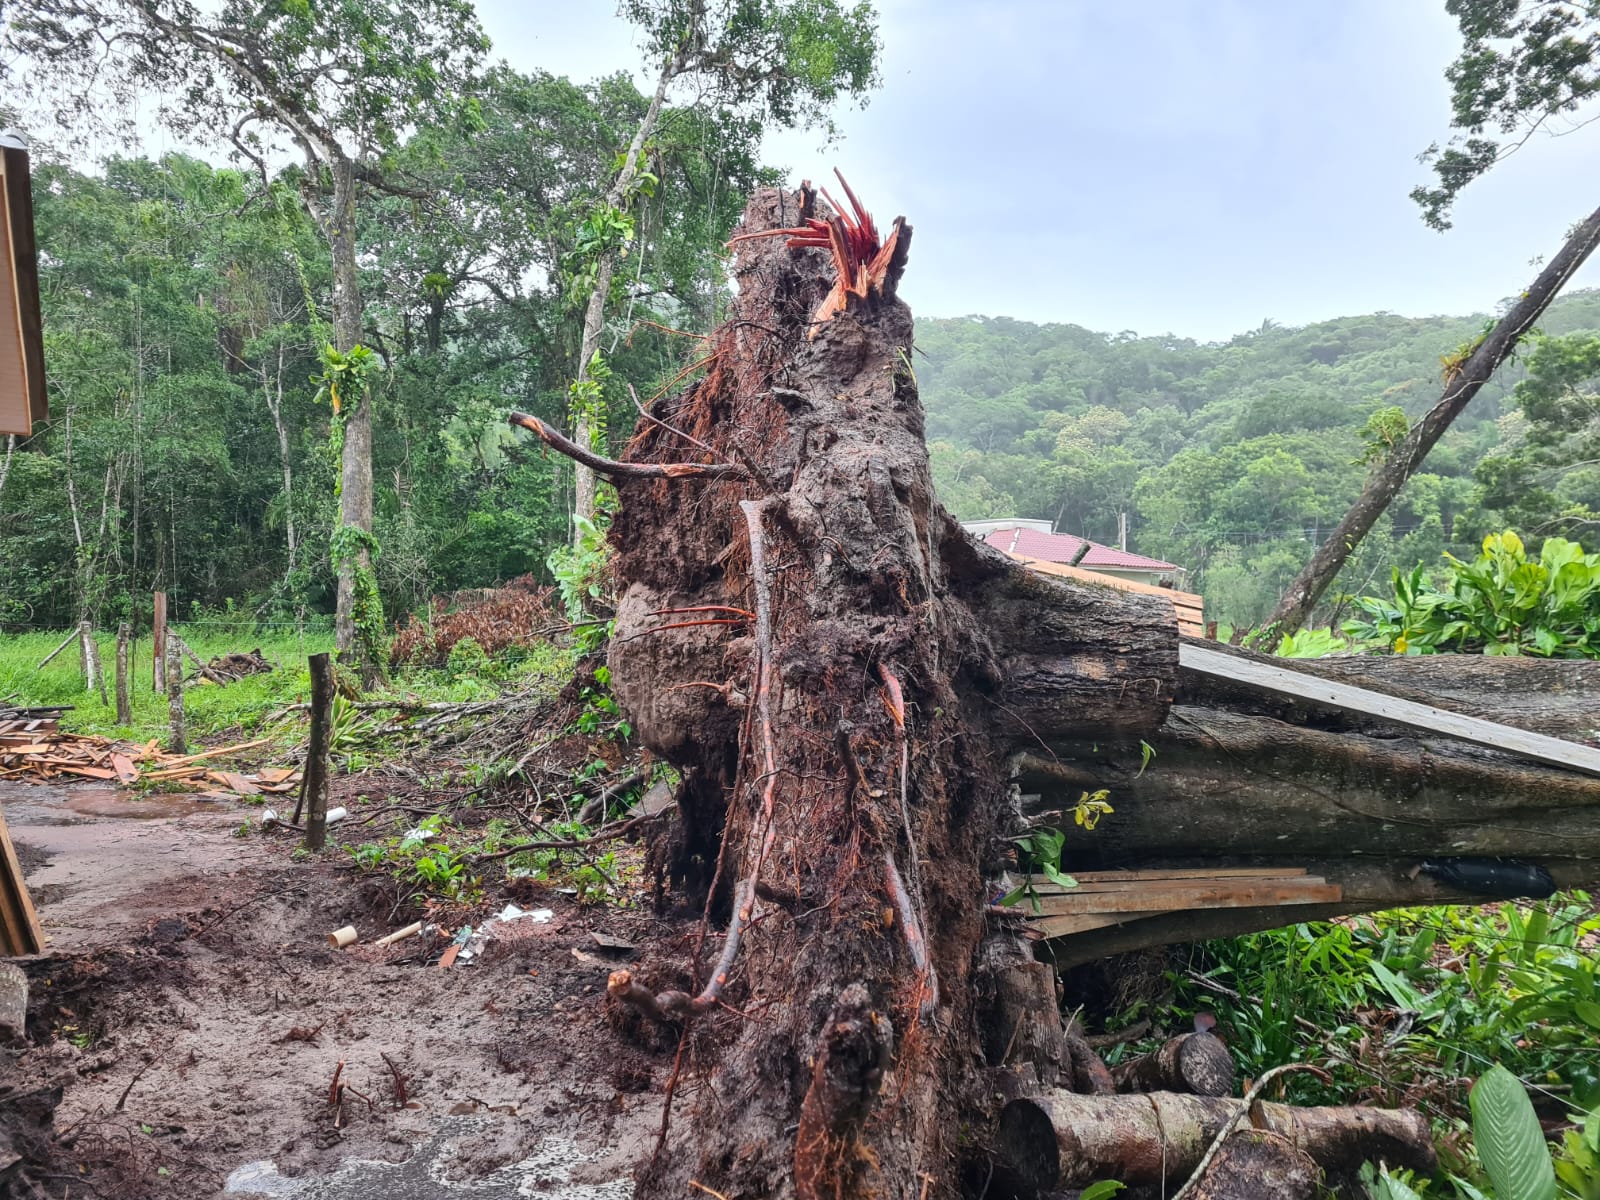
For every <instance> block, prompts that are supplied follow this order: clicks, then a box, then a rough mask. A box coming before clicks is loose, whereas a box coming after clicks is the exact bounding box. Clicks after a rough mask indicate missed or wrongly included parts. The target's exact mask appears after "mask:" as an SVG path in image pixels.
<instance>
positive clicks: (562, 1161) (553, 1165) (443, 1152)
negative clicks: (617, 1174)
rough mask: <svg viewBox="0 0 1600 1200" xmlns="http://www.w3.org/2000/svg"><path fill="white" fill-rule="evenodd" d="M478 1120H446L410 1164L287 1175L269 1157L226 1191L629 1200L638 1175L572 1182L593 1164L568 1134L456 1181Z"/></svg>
mask: <svg viewBox="0 0 1600 1200" xmlns="http://www.w3.org/2000/svg"><path fill="white" fill-rule="evenodd" d="M481 1125H482V1122H481V1121H477V1120H463V1119H460V1118H455V1119H450V1118H446V1119H445V1120H442V1121H440V1122H438V1123H437V1125H436V1127H435V1130H434V1132H433V1133H432V1134H430V1135H429V1136H427V1137H425V1138H424V1139H423V1140H422V1141H421V1142H420V1143H418V1144H417V1145H416V1147H415V1148H414V1149H413V1151H412V1154H411V1157H410V1158H409V1159H407V1160H406V1161H405V1162H401V1163H389V1162H374V1161H371V1160H366V1159H356V1158H350V1159H345V1160H344V1161H343V1162H342V1163H340V1164H339V1166H338V1167H337V1168H336V1169H335V1170H334V1172H333V1173H332V1174H331V1175H322V1176H294V1177H291V1176H286V1175H283V1174H281V1173H280V1172H279V1171H278V1168H277V1164H275V1163H274V1162H273V1161H272V1160H271V1159H258V1160H257V1161H255V1162H248V1163H245V1164H244V1165H243V1166H241V1167H239V1168H237V1169H236V1170H235V1171H234V1172H233V1174H231V1175H229V1176H228V1181H227V1183H225V1184H224V1185H223V1189H222V1190H223V1194H224V1195H237V1196H251V1197H255V1196H268V1197H274V1198H277V1197H284V1198H293V1200H396V1198H397V1197H423V1196H427V1197H443V1196H446V1195H451V1194H457V1193H459V1194H462V1195H465V1196H473V1197H479V1198H481V1200H630V1198H631V1197H632V1195H633V1180H632V1179H630V1178H623V1179H613V1180H610V1181H608V1182H605V1183H574V1182H573V1181H572V1174H573V1169H574V1168H575V1167H577V1166H579V1165H581V1164H584V1163H589V1162H594V1161H596V1160H597V1159H598V1158H599V1155H597V1154H586V1153H584V1152H583V1150H581V1149H580V1148H579V1147H578V1146H577V1144H576V1143H574V1142H572V1141H570V1140H568V1139H567V1138H564V1137H547V1138H545V1139H544V1140H543V1141H542V1142H541V1143H540V1144H539V1146H538V1148H537V1149H535V1150H534V1152H533V1154H532V1155H530V1156H529V1157H527V1158H524V1159H522V1160H521V1161H520V1162H515V1163H512V1164H510V1165H509V1166H504V1167H501V1168H500V1169H499V1170H497V1171H494V1172H492V1173H491V1174H489V1175H486V1176H483V1177H482V1178H479V1179H470V1180H468V1179H460V1180H457V1179H451V1178H449V1166H450V1165H451V1162H452V1160H453V1158H454V1147H453V1145H452V1142H453V1139H454V1138H455V1137H456V1136H459V1135H460V1134H461V1133H463V1132H468V1131H470V1130H472V1129H474V1128H477V1127H479V1126H481Z"/></svg>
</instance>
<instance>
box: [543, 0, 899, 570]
mask: <svg viewBox="0 0 1600 1200" xmlns="http://www.w3.org/2000/svg"><path fill="white" fill-rule="evenodd" d="M621 12H622V14H623V15H624V16H625V17H627V18H628V19H629V20H631V21H633V22H634V23H635V24H637V25H639V26H640V28H641V29H642V30H643V31H644V34H645V53H646V54H647V55H648V56H649V57H650V58H651V59H652V60H654V61H655V62H658V63H660V64H661V66H660V70H659V73H658V74H657V76H656V87H655V93H654V94H653V95H652V96H651V98H650V104H649V107H648V108H646V109H645V111H644V113H643V114H641V116H640V117H639V121H638V123H637V124H636V125H635V126H634V128H633V134H632V137H631V138H630V139H629V141H628V144H627V146H626V148H625V149H623V150H622V151H621V152H620V153H619V154H618V155H617V158H616V162H615V164H614V168H613V169H614V172H615V173H614V174H613V176H612V178H611V182H610V186H609V187H608V188H607V189H606V193H605V196H604V198H603V199H602V200H601V201H600V203H599V204H597V205H596V206H595V207H594V208H593V209H592V210H591V211H590V212H589V213H587V214H586V215H585V216H584V217H583V220H582V223H581V225H580V229H579V235H578V245H577V252H576V254H575V255H574V260H573V266H574V270H573V275H574V280H573V283H574V290H575V291H576V292H577V293H578V294H583V293H587V299H586V300H585V301H584V316H583V340H582V342H581V344H580V347H579V352H578V376H577V381H576V382H575V384H574V385H573V389H572V407H573V429H574V436H575V438H576V440H577V441H578V443H579V444H580V445H585V446H587V445H592V444H594V441H595V436H596V431H597V429H598V428H599V427H600V426H601V425H602V424H603V411H602V406H603V400H602V395H601V389H600V387H599V386H598V381H597V379H596V375H597V370H596V368H597V365H598V364H597V361H596V357H595V356H596V355H597V354H599V353H600V341H601V337H602V334H603V333H604V330H605V320H606V309H607V306H608V305H609V304H610V303H611V302H612V300H613V299H614V297H613V292H614V290H615V289H614V285H615V283H616V282H617V281H616V279H615V275H616V268H617V263H618V261H619V260H620V259H621V258H622V257H623V256H624V255H625V254H627V252H628V247H629V245H630V244H631V243H632V242H633V240H634V236H635V217H634V212H633V210H634V207H635V205H636V203H637V201H638V200H639V199H640V198H641V197H648V196H649V195H650V194H651V193H652V192H653V190H654V188H655V186H656V184H657V182H658V180H657V177H656V175H655V174H654V173H653V172H652V171H650V170H648V169H647V160H648V159H649V157H650V149H651V143H652V139H654V138H655V137H656V136H657V131H658V128H659V126H660V123H661V116H662V112H663V110H664V107H665V104H666V98H667V93H668V91H669V90H670V89H671V87H672V85H673V84H674V83H676V82H678V81H680V80H693V81H694V82H695V83H696V84H697V85H698V88H699V91H698V94H697V96H696V99H695V102H694V108H695V109H696V110H697V111H701V112H717V111H719V110H720V111H722V112H724V113H734V114H740V115H742V116H743V117H744V119H745V120H744V131H743V132H744V136H745V137H746V138H747V139H748V140H749V144H750V145H751V146H752V147H753V146H754V145H755V144H756V143H757V142H759V140H760V137H761V133H762V131H763V129H764V128H765V127H766V126H767V125H769V124H770V125H776V126H778V127H780V128H793V127H796V126H800V127H806V128H809V127H812V126H815V125H819V124H826V123H827V122H828V110H829V108H830V107H831V106H832V105H833V103H834V102H835V101H836V100H838V99H839V97H841V96H851V97H856V98H860V97H862V96H864V95H865V93H866V92H867V91H868V90H869V89H871V88H872V87H874V86H876V84H877V82H878V71H877V62H878V34H877V14H876V13H875V12H874V11H873V8H872V5H871V4H870V3H868V2H867V0H860V2H858V3H856V4H854V5H848V6H847V5H846V4H842V3H840V2H839V0H775V2H771V3H764V4H752V3H749V2H748V0H714V2H713V0H624V3H623V4H622V5H621ZM574 512H575V515H576V517H577V518H578V521H577V524H576V527H575V528H574V531H573V537H574V539H575V540H576V539H577V538H579V537H581V535H582V530H583V525H584V523H585V522H587V521H590V520H592V519H593V517H594V514H595V477H594V473H593V472H592V471H590V470H589V468H588V467H585V466H583V465H581V464H579V465H578V466H577V468H576V496H575V502H574Z"/></svg>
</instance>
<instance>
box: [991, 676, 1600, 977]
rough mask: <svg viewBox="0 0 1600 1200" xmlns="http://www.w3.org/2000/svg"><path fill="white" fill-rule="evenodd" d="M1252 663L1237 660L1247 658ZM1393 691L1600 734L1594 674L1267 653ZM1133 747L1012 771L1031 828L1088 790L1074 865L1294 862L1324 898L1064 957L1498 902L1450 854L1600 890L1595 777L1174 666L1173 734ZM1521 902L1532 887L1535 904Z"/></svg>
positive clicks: (1033, 762)
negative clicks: (1091, 818) (1094, 821)
mask: <svg viewBox="0 0 1600 1200" xmlns="http://www.w3.org/2000/svg"><path fill="white" fill-rule="evenodd" d="M1238 653H1243V652H1238ZM1272 661H1273V663H1274V665H1278V666H1282V667H1287V668H1290V669H1293V670H1296V671H1301V672H1304V673H1306V674H1308V675H1312V676H1317V677H1324V678H1332V679H1338V680H1342V681H1344V682H1347V683H1353V684H1356V685H1358V686H1361V687H1364V688H1369V689H1372V690H1375V691H1380V692H1383V693H1385V694H1388V695H1392V696H1396V697H1399V698H1402V699H1410V700H1417V701H1425V702H1428V703H1431V704H1434V705H1437V706H1443V707H1448V708H1450V709H1452V710H1454V711H1457V712H1461V713H1464V714H1467V715H1471V716H1478V717H1482V718H1484V719H1488V720H1496V721H1499V722H1501V723H1503V724H1506V725H1510V726H1513V727H1515V728H1521V729H1527V730H1530V731H1532V732H1538V733H1544V734H1547V735H1550V736H1556V737H1564V738H1567V739H1569V740H1573V741H1587V740H1588V739H1590V738H1592V737H1593V736H1594V734H1595V730H1596V726H1597V725H1600V722H1597V721H1596V719H1595V716H1594V714H1595V713H1596V711H1600V664H1595V663H1589V662H1563V661H1551V660H1532V659H1499V658H1483V657H1477V656H1462V655H1455V656H1439V657H1437V658H1388V657H1371V658H1347V659H1327V660H1319V661H1313V662H1305V661H1298V662H1297V661H1291V660H1281V659H1274V660H1272ZM1145 741H1146V742H1147V743H1148V745H1149V746H1150V747H1151V749H1152V750H1153V751H1154V755H1153V757H1151V758H1150V759H1149V761H1148V762H1146V761H1145V754H1144V751H1143V749H1142V748H1141V747H1139V746H1138V745H1137V744H1127V743H1117V744H1112V743H1107V742H1093V743H1085V742H1084V741H1083V740H1081V739H1070V738H1069V739H1062V738H1057V739H1054V740H1053V741H1052V743H1051V745H1050V747H1049V751H1048V753H1047V752H1046V751H1045V750H1044V749H1040V748H1034V749H1030V750H1025V751H1023V752H1022V753H1021V754H1019V756H1018V757H1017V758H1016V760H1014V767H1015V771H1016V778H1017V780H1018V783H1019V785H1020V786H1021V788H1022V790H1023V791H1024V793H1026V794H1027V795H1028V797H1029V798H1028V799H1027V800H1026V801H1025V809H1026V811H1027V813H1028V814H1029V816H1030V817H1031V818H1032V819H1034V820H1037V821H1040V822H1043V823H1048V824H1054V825H1058V826H1061V827H1063V828H1072V827H1073V818H1072V815H1071V810H1072V808H1073V806H1074V805H1076V803H1077V802H1078V799H1079V797H1080V796H1081V795H1082V794H1083V793H1084V792H1085V791H1091V792H1092V791H1095V790H1097V789H1100V788H1104V789H1106V790H1107V791H1108V793H1109V795H1110V802H1111V804H1112V805H1113V807H1114V809H1115V811H1114V813H1113V814H1112V815H1110V816H1108V817H1106V818H1105V819H1104V820H1103V821H1101V822H1100V824H1099V825H1098V826H1097V828H1096V829H1095V830H1094V832H1093V833H1092V834H1083V833H1075V835H1074V836H1072V837H1071V838H1070V839H1069V842H1068V850H1069V855H1070V857H1069V859H1068V866H1069V868H1077V869H1080V870H1088V869H1093V868H1106V867H1141V868H1156V867H1163V868H1175V867H1182V868H1196V869H1198V868H1224V867H1227V868H1233V867H1244V866H1251V867H1278V868H1299V869H1304V870H1305V871H1306V872H1308V873H1310V874H1312V875H1317V876H1321V877H1322V878H1323V879H1325V880H1326V881H1327V882H1328V883H1329V884H1332V885H1336V886H1337V887H1338V888H1339V889H1341V890H1342V897H1341V898H1340V899H1339V900H1338V901H1337V902H1333V903H1319V904H1292V905H1286V906H1283V907H1270V906H1269V907H1257V908H1252V907H1239V908H1224V907H1204V908H1196V909H1194V910H1192V911H1181V912H1171V913H1167V914H1159V913H1150V912H1143V913H1137V914H1128V915H1127V917H1126V919H1124V920H1120V921H1117V922H1116V923H1114V924H1111V925H1109V926H1108V927H1106V928H1100V929H1094V930H1092V931H1086V932H1080V933H1074V934H1073V935H1072V936H1071V937H1070V938H1069V939H1068V940H1067V941H1066V942H1063V943H1062V944H1061V945H1060V946H1058V947H1057V948H1056V954H1057V961H1058V963H1059V965H1062V966H1067V965H1072V964H1075V963H1079V962H1086V961H1091V960H1092V959H1094V958H1096V957H1101V956H1103V955H1105V954H1112V953H1119V952H1122V951H1125V950H1132V949H1139V948H1141V947H1144V946H1150V945H1159V944H1162V943H1166V942H1180V941H1196V940H1202V939H1205V938H1211V937H1223V936H1230V935H1233V934H1238V933H1246V932H1251V931H1253V930H1257V929H1266V928H1272V927H1274V926H1278V925H1283V924H1289V923H1293V922H1296V921H1302V920H1315V919H1324V918H1328V917H1333V916H1341V915H1346V914H1350V913H1359V912H1370V911H1375V910H1378V909H1384V908H1394V907H1400V906H1406V905H1418V904H1441V903H1455V902H1466V903H1473V902H1477V903H1481V902H1483V901H1484V900H1485V899H1491V898H1496V897H1495V896H1494V895H1490V894H1487V893H1485V892H1484V891H1473V890H1466V889H1464V888H1463V887H1461V886H1458V885H1457V884H1456V883H1455V882H1453V881H1452V879H1451V878H1450V877H1448V876H1447V877H1445V878H1439V877H1435V876H1434V875H1431V874H1428V873H1427V872H1426V871H1421V870H1419V868H1422V867H1423V866H1424V864H1431V863H1439V862H1449V861H1452V860H1457V859H1473V860H1476V859H1501V858H1508V859H1512V860H1516V861H1517V862H1521V863H1525V864H1530V865H1537V867H1538V868H1542V869H1543V870H1544V871H1545V872H1547V873H1548V875H1549V877H1550V881H1551V882H1552V883H1553V884H1554V885H1557V886H1560V887H1592V886H1594V885H1595V884H1596V883H1597V882H1600V778H1595V777H1593V776H1590V775H1588V774H1584V773H1580V772H1577V771H1569V770H1563V769H1561V768H1559V767H1554V766H1547V765H1542V764H1540V763H1536V762H1530V761H1528V760H1526V759H1523V758H1521V757H1518V756H1517V755H1516V754H1513V753H1507V752H1501V751H1496V750H1492V749H1487V748H1483V747H1478V746H1472V745H1467V744H1465V743H1463V742H1459V741H1456V740H1453V739H1451V738H1447V737H1442V736H1434V735H1429V734H1427V733H1425V732H1420V731H1417V730H1412V729H1404V728H1400V727H1398V726H1395V725H1392V724H1389V723H1386V722H1385V721H1384V720H1383V719H1381V718H1377V717H1364V716H1362V715H1361V714H1358V713H1353V712H1349V711H1345V710H1338V709H1333V708H1331V707H1327V706H1321V705H1318V704H1315V703H1310V702H1306V701H1303V700H1295V699H1287V698H1284V697H1281V696H1275V695H1272V694H1268V693H1264V692H1261V691H1259V690H1252V689H1249V688H1246V687H1242V686H1239V685H1237V684H1230V683H1228V682H1226V681H1222V680H1218V679H1215V678H1209V677H1202V676H1199V675H1197V674H1191V673H1189V672H1183V673H1182V674H1181V676H1180V680H1179V685H1178V693H1177V703H1175V704H1174V706H1173V708H1172V709H1171V711H1170V713H1169V715H1168V718H1167V720H1166V722H1165V724H1164V725H1163V726H1162V728H1161V729H1160V730H1159V731H1158V732H1157V733H1156V734H1155V735H1154V736H1152V737H1148V738H1146V739H1145ZM1526 894H1538V892H1536V891H1534V892H1530V893H1526Z"/></svg>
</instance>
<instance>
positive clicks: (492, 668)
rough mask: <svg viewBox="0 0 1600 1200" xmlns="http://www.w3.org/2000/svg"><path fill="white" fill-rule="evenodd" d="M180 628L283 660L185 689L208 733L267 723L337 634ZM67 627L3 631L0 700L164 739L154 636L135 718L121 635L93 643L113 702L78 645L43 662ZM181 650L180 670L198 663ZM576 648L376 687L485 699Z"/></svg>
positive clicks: (200, 639)
mask: <svg viewBox="0 0 1600 1200" xmlns="http://www.w3.org/2000/svg"><path fill="white" fill-rule="evenodd" d="M174 628H175V629H176V630H178V632H179V635H180V636H181V637H182V638H183V640H184V641H185V642H187V643H188V644H189V646H190V648H191V649H193V650H194V652H195V653H196V654H198V655H199V656H200V657H201V658H203V659H207V660H209V659H211V658H212V657H214V656H216V655H219V654H227V653H231V652H245V651H249V650H255V649H259V650H260V651H261V653H262V654H263V655H264V656H265V657H266V658H267V660H268V661H269V662H272V663H274V664H276V666H277V668H278V669H277V670H275V671H272V672H270V673H268V674H265V675H252V676H248V677H246V678H244V679H241V680H238V681H237V682H235V683H230V684H227V685H225V686H219V685H216V684H196V685H194V686H191V687H187V688H185V689H184V707H185V712H186V714H187V716H188V734H189V738H190V739H191V740H192V741H201V742H210V741H214V739H216V738H217V737H218V736H220V735H223V734H227V735H229V736H234V735H237V736H238V737H239V738H240V739H241V740H243V739H244V738H249V737H254V736H260V735H262V734H264V733H266V732H267V730H266V729H265V728H264V726H265V723H266V719H267V718H268V717H269V716H271V715H272V714H274V713H276V712H278V711H280V710H281V709H283V708H284V707H286V706H287V705H290V704H296V703H299V702H301V701H304V700H306V699H308V698H309V695H310V691H311V680H310V675H309V673H308V671H307V668H306V658H307V656H308V655H312V654H319V653H323V652H325V651H331V650H332V649H333V634H332V633H331V632H327V631H320V630H319V631H314V632H312V631H308V632H307V633H306V634H305V635H304V636H300V635H298V634H296V633H295V632H294V631H293V630H292V629H282V630H281V631H280V632H276V633H273V632H267V631H258V632H255V633H252V632H250V631H249V629H248V628H243V629H239V628H230V627H228V626H227V625H225V624H222V623H220V622H219V623H210V622H201V623H196V624H192V625H175V626H174ZM65 636H66V631H65V630H61V631H49V632H43V633H21V634H0V705H6V704H12V705H18V706H21V707H31V706H42V705H52V704H70V705H72V706H73V709H72V711H71V712H69V713H65V714H63V716H62V720H61V727H62V728H63V729H66V730H71V731H74V732H78V733H93V734H100V735H102V736H107V737H116V738H124V739H127V740H129V741H148V740H149V739H150V738H160V739H161V741H162V744H163V745H164V744H165V743H166V739H167V732H168V714H167V698H166V695H165V694H158V693H157V692H155V690H154V689H153V686H152V672H151V661H150V653H151V643H150V639H149V638H148V637H145V638H141V639H139V640H138V641H137V642H135V643H134V645H133V652H132V654H131V655H130V660H129V668H128V675H129V681H128V697H129V700H130V701H131V702H132V705H133V724H132V725H128V726H118V725H117V723H116V716H117V713H116V675H115V672H116V653H117V646H116V637H115V635H113V634H110V633H102V634H99V635H98V636H97V637H96V639H95V645H96V646H97V647H98V648H99V651H100V658H101V662H102V666H103V669H104V671H105V675H106V699H107V700H108V701H109V703H107V704H102V703H101V702H100V696H99V693H98V692H96V691H86V690H85V689H84V684H83V676H82V673H81V668H80V666H79V662H78V648H77V646H76V645H72V646H68V647H67V648H66V649H65V650H63V651H62V652H61V653H60V654H58V655H57V656H56V658H55V660H54V661H53V662H51V663H50V664H49V665H48V666H46V667H45V668H44V669H43V670H40V669H39V663H40V661H41V660H43V659H44V657H45V656H46V655H48V654H49V653H50V651H52V650H54V649H55V648H56V647H57V646H58V645H60V643H61V639H62V638H64V637H65ZM193 665H194V664H193V663H192V662H191V661H190V660H188V659H185V660H184V673H185V675H187V674H188V673H189V672H191V671H192V670H193ZM571 670H572V652H571V651H570V650H567V649H562V648H559V647H556V646H552V645H550V644H548V643H539V644H537V645H535V646H533V647H531V648H528V649H517V650H510V651H507V652H505V653H504V654H502V655H499V656H497V657H496V658H493V659H490V658H487V657H485V656H483V654H482V651H478V652H477V654H476V655H475V656H472V655H461V656H459V657H458V658H452V660H451V666H450V668H447V669H432V668H414V669H407V670H405V671H403V672H402V673H400V674H399V675H398V676H396V677H395V678H394V679H393V680H391V681H390V682H389V683H388V684H387V686H385V687H380V688H379V690H378V692H377V693H375V698H377V697H381V696H383V695H386V694H387V695H394V694H403V695H404V696H406V697H407V698H414V699H417V700H422V701H468V700H483V699H488V698H489V697H492V696H494V695H496V694H497V693H498V692H500V691H501V690H502V689H503V688H505V687H516V686H523V685H526V684H528V683H532V682H535V681H538V682H541V683H544V684H548V685H549V686H550V687H551V688H552V689H553V688H557V687H559V686H560V684H561V682H562V681H564V680H565V679H566V678H567V677H568V676H569V675H570V673H571ZM303 727H304V725H303V721H301V722H282V723H279V725H278V727H277V728H275V729H274V730H273V731H272V732H281V733H283V735H284V736H285V737H286V738H297V737H300V736H303Z"/></svg>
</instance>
